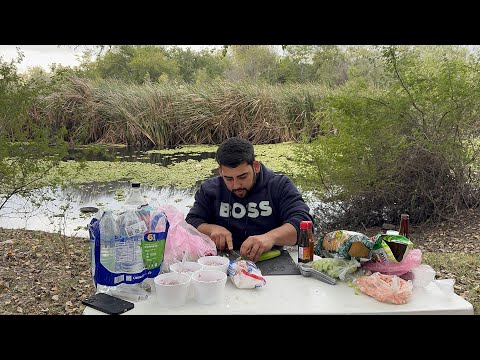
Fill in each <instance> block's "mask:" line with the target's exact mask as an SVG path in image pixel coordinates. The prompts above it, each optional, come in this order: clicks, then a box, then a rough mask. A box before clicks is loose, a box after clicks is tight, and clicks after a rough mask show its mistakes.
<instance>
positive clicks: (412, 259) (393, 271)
mask: <svg viewBox="0 0 480 360" xmlns="http://www.w3.org/2000/svg"><path fill="white" fill-rule="evenodd" d="M421 263H422V251H421V250H420V249H412V250H410V251H409V252H408V253H407V255H406V256H405V257H404V258H403V260H402V261H400V262H390V261H368V262H365V263H362V267H363V268H365V269H368V270H370V271H372V272H380V273H382V274H387V275H397V276H400V275H403V274H405V273H407V272H409V271H410V270H412V269H413V268H416V267H417V266H419V265H420V264H421Z"/></svg>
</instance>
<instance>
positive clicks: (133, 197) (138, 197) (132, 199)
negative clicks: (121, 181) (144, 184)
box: [125, 182, 147, 208]
mask: <svg viewBox="0 0 480 360" xmlns="http://www.w3.org/2000/svg"><path fill="white" fill-rule="evenodd" d="M143 205H147V201H146V200H145V198H144V196H143V194H142V190H141V189H140V183H138V182H133V183H132V188H131V189H130V193H129V194H128V197H127V199H126V200H125V206H132V207H137V208H138V207H140V206H143Z"/></svg>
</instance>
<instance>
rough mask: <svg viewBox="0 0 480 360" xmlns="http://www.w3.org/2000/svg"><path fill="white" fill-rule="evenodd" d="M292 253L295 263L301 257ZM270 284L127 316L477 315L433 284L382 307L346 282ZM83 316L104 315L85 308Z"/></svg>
mask: <svg viewBox="0 0 480 360" xmlns="http://www.w3.org/2000/svg"><path fill="white" fill-rule="evenodd" d="M290 255H291V256H292V258H293V259H294V260H295V261H296V260H297V253H296V252H295V251H291V252H290ZM265 279H266V281H267V283H266V285H265V286H263V287H261V288H257V289H238V288H237V287H236V286H235V285H234V284H233V283H232V281H231V280H230V279H227V284H226V286H225V292H224V298H223V301H222V302H220V303H217V304H212V305H201V304H198V303H196V302H195V300H194V299H188V300H187V303H186V304H185V305H183V306H181V307H177V308H162V307H159V306H158V305H157V304H156V299H155V295H154V294H152V295H151V296H150V297H149V298H148V299H147V300H143V301H138V302H135V308H134V309H132V310H130V311H128V312H126V313H124V315H180V314H181V315H210V314H226V315H236V314H250V315H255V314H279V315H287V314H319V315H322V314H323V315H354V314H372V315H374V314H435V315H437V314H453V315H473V306H472V304H470V303H469V302H468V301H466V300H465V299H463V298H462V297H460V296H458V295H457V294H455V293H453V292H444V291H443V290H442V289H440V287H439V286H438V285H437V284H436V283H435V282H431V283H430V284H429V285H428V286H427V287H425V288H417V287H414V288H413V293H412V297H411V299H410V301H409V302H408V303H406V304H402V305H395V304H387V303H382V302H380V301H378V300H376V299H374V298H372V297H370V296H368V295H366V294H363V293H361V292H359V291H357V293H356V292H355V290H354V288H353V287H349V286H348V285H347V283H345V282H343V281H337V284H336V285H329V284H326V283H324V282H321V281H319V280H317V279H315V278H311V277H303V276H301V275H275V276H265ZM83 313H84V314H85V315H101V314H104V313H103V312H100V311H97V310H94V309H92V308H90V307H86V308H85V310H84V312H83Z"/></svg>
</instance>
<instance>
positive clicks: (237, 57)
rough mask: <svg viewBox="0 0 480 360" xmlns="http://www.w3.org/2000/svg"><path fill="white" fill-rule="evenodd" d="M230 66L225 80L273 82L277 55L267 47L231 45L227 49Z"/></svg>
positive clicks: (270, 47) (271, 48) (277, 59)
mask: <svg viewBox="0 0 480 360" xmlns="http://www.w3.org/2000/svg"><path fill="white" fill-rule="evenodd" d="M228 53H229V56H230V59H231V66H230V68H229V69H228V70H227V71H226V78H227V79H230V80H234V81H239V80H251V81H260V80H263V81H267V82H270V83H272V82H275V77H276V74H275V73H276V67H277V63H278V61H279V55H277V54H276V53H275V50H274V49H273V47H272V46H268V45H231V46H230V47H229V48H228Z"/></svg>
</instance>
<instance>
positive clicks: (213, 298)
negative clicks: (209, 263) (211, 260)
mask: <svg viewBox="0 0 480 360" xmlns="http://www.w3.org/2000/svg"><path fill="white" fill-rule="evenodd" d="M226 283H227V274H225V273H224V272H223V271H219V270H198V271H195V272H194V273H193V274H192V285H193V288H194V289H195V300H196V301H197V302H198V303H199V304H206V305H208V304H215V303H218V302H221V301H222V300H223V294H224V290H225V284H226Z"/></svg>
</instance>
